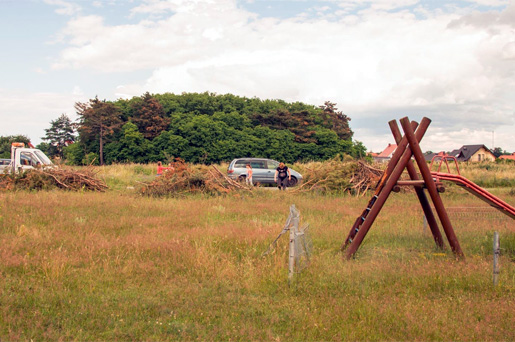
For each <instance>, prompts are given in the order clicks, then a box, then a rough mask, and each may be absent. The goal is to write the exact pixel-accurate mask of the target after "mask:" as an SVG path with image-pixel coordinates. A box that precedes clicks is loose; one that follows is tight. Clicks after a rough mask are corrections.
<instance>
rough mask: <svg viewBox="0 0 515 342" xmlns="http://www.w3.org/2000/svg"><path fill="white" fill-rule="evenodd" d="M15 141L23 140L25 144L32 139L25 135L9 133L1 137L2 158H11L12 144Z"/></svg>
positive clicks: (0, 154) (0, 151)
mask: <svg viewBox="0 0 515 342" xmlns="http://www.w3.org/2000/svg"><path fill="white" fill-rule="evenodd" d="M13 142H22V143H24V144H25V145H27V144H28V143H30V139H29V138H27V137H26V136H24V135H9V136H6V137H3V136H2V137H0V158H1V159H10V158H11V144H12V143H13Z"/></svg>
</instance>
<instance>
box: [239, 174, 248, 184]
mask: <svg viewBox="0 0 515 342" xmlns="http://www.w3.org/2000/svg"><path fill="white" fill-rule="evenodd" d="M245 179H247V176H245V175H241V176H239V177H238V182H240V183H245Z"/></svg>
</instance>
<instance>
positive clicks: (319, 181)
mask: <svg viewBox="0 0 515 342" xmlns="http://www.w3.org/2000/svg"><path fill="white" fill-rule="evenodd" d="M294 168H298V169H299V171H300V172H301V173H302V175H303V176H304V180H303V183H302V184H301V185H300V186H298V187H297V188H292V189H291V191H296V192H308V191H317V192H340V193H343V192H348V193H352V194H356V195H360V194H364V193H365V192H366V190H368V189H373V188H374V187H375V186H376V184H377V182H378V181H379V179H380V178H381V176H382V174H383V170H381V169H380V168H378V167H374V166H372V165H369V164H367V163H365V162H363V161H356V160H353V159H349V158H345V159H343V160H342V159H341V158H338V157H337V158H334V159H331V160H327V161H323V162H310V163H307V164H299V165H295V166H294Z"/></svg>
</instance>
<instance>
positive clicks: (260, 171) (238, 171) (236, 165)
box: [227, 158, 302, 186]
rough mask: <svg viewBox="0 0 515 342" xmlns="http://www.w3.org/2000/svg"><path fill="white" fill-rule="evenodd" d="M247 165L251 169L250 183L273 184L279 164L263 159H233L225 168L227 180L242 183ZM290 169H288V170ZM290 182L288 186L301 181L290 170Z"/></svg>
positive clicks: (299, 176) (300, 176) (300, 177)
mask: <svg viewBox="0 0 515 342" xmlns="http://www.w3.org/2000/svg"><path fill="white" fill-rule="evenodd" d="M247 164H250V166H251V167H252V181H253V182H254V184H255V183H261V184H275V181H274V175H275V170H276V169H277V168H278V167H279V162H278V161H275V160H272V159H265V158H238V159H234V160H233V161H232V162H231V163H230V164H229V167H228V168H227V174H228V175H229V178H231V179H234V180H238V181H244V180H245V177H246V175H247V168H246V166H247ZM289 169H290V168H289ZM290 173H291V180H290V183H289V186H295V185H296V184H298V183H299V182H301V181H302V175H301V174H300V173H298V172H297V171H295V170H293V169H290Z"/></svg>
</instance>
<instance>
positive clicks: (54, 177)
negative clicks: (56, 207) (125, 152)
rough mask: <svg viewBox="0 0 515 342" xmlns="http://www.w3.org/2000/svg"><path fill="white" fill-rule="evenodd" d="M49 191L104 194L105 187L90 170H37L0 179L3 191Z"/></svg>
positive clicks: (8, 175) (0, 188)
mask: <svg viewBox="0 0 515 342" xmlns="http://www.w3.org/2000/svg"><path fill="white" fill-rule="evenodd" d="M51 189H64V190H71V191H81V190H89V191H100V192H104V191H105V190H107V185H106V183H105V182H104V181H102V180H100V179H98V178H97V177H96V174H95V173H94V172H93V171H92V169H90V168H86V169H82V170H80V171H78V170H74V169H71V168H44V169H43V168H38V169H31V170H27V171H25V172H22V173H20V174H14V175H12V174H5V175H2V176H1V177H0V190H3V191H8V190H51Z"/></svg>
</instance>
